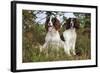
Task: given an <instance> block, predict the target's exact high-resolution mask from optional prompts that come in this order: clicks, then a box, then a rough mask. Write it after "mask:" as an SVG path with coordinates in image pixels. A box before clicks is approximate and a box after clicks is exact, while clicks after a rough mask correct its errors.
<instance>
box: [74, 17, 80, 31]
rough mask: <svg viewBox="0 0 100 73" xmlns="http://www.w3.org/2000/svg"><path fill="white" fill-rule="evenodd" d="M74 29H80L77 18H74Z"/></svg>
mask: <svg viewBox="0 0 100 73" xmlns="http://www.w3.org/2000/svg"><path fill="white" fill-rule="evenodd" d="M73 21H74V27H75V28H76V29H79V27H80V24H79V20H78V19H77V18H74V20H73Z"/></svg>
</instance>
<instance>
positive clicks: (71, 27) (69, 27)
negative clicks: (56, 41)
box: [63, 18, 79, 56]
mask: <svg viewBox="0 0 100 73" xmlns="http://www.w3.org/2000/svg"><path fill="white" fill-rule="evenodd" d="M64 26H65V28H66V30H65V31H64V32H63V37H64V41H65V44H66V48H64V51H65V53H66V54H68V55H69V56H71V54H73V55H76V53H75V44H76V38H77V33H76V28H79V22H78V20H77V18H69V19H68V20H67V21H66V23H65V24H64Z"/></svg>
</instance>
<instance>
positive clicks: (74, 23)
mask: <svg viewBox="0 0 100 73" xmlns="http://www.w3.org/2000/svg"><path fill="white" fill-rule="evenodd" d="M64 26H65V27H66V29H70V28H76V29H78V28H79V21H78V19H77V18H69V19H67V20H66V22H65V23H64Z"/></svg>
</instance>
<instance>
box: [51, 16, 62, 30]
mask: <svg viewBox="0 0 100 73" xmlns="http://www.w3.org/2000/svg"><path fill="white" fill-rule="evenodd" d="M52 22H53V25H54V27H55V29H56V30H60V27H61V23H60V21H59V20H58V19H57V18H56V17H55V18H53V19H52Z"/></svg>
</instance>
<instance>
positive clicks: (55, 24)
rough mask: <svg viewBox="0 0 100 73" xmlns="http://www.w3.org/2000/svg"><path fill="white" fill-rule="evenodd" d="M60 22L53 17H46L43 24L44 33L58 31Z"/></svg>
mask: <svg viewBox="0 0 100 73" xmlns="http://www.w3.org/2000/svg"><path fill="white" fill-rule="evenodd" d="M60 26H61V24H60V21H59V20H58V19H57V17H53V16H52V15H51V16H49V17H47V19H46V22H45V28H46V31H49V30H50V29H52V28H53V29H55V30H56V31H59V30H60Z"/></svg>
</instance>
